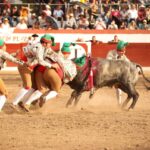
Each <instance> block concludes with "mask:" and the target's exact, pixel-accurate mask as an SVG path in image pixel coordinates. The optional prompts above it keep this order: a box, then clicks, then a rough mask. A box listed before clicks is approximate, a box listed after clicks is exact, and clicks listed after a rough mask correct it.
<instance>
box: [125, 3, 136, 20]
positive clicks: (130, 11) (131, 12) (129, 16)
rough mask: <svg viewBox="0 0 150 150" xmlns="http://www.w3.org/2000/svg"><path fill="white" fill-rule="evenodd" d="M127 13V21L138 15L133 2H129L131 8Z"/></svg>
mask: <svg viewBox="0 0 150 150" xmlns="http://www.w3.org/2000/svg"><path fill="white" fill-rule="evenodd" d="M127 13H128V22H131V21H132V20H136V19H137V17H138V11H137V9H136V6H135V4H131V8H130V9H129V10H128V11H127Z"/></svg>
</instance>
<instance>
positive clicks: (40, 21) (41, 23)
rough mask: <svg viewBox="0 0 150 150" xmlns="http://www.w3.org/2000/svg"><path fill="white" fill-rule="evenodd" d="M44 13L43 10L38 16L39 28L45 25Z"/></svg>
mask: <svg viewBox="0 0 150 150" xmlns="http://www.w3.org/2000/svg"><path fill="white" fill-rule="evenodd" d="M46 17H47V16H46V14H45V13H44V12H42V13H41V15H40V16H39V17H38V20H39V24H40V28H41V29H44V28H45V27H46Z"/></svg>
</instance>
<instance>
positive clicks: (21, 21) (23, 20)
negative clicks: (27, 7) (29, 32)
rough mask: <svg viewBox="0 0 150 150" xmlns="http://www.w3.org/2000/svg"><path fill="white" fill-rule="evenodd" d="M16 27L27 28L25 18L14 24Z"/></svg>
mask: <svg viewBox="0 0 150 150" xmlns="http://www.w3.org/2000/svg"><path fill="white" fill-rule="evenodd" d="M16 29H28V26H27V23H26V20H25V19H24V18H22V19H21V20H20V22H19V23H18V24H17V25H16Z"/></svg>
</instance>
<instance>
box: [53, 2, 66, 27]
mask: <svg viewBox="0 0 150 150" xmlns="http://www.w3.org/2000/svg"><path fill="white" fill-rule="evenodd" d="M53 16H54V18H55V19H56V20H57V21H58V25H59V28H61V27H62V23H63V17H64V12H63V10H62V9H61V5H57V6H56V8H55V9H54V12H53Z"/></svg>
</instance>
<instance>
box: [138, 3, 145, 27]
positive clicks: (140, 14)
mask: <svg viewBox="0 0 150 150" xmlns="http://www.w3.org/2000/svg"><path fill="white" fill-rule="evenodd" d="M145 19H146V9H145V6H144V5H141V6H140V7H139V9H138V17H137V26H138V28H140V29H141V25H142V23H143V20H145Z"/></svg>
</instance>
